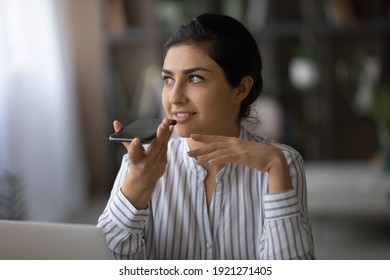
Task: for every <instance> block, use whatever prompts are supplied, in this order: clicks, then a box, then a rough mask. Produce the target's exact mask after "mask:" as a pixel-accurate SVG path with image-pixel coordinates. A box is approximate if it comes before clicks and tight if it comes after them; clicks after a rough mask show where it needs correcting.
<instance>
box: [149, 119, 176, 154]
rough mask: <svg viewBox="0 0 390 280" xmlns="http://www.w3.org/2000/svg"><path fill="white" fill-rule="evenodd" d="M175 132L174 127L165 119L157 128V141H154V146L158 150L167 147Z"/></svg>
mask: <svg viewBox="0 0 390 280" xmlns="http://www.w3.org/2000/svg"><path fill="white" fill-rule="evenodd" d="M172 132H173V128H172V126H170V122H169V120H168V119H163V120H162V122H161V124H160V125H159V126H158V128H157V134H156V139H155V141H153V145H154V146H155V147H157V148H162V147H165V146H166V145H167V143H168V141H169V138H170V137H171V135H172Z"/></svg>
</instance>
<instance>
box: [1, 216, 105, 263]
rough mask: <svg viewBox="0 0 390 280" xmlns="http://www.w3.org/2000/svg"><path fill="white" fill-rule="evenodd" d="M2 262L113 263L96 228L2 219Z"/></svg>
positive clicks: (100, 233)
mask: <svg viewBox="0 0 390 280" xmlns="http://www.w3.org/2000/svg"><path fill="white" fill-rule="evenodd" d="M0 259H1V260H110V259H113V255H112V253H111V252H110V251H109V249H108V247H107V245H106V242H105V239H104V236H103V233H102V232H101V231H100V229H99V228H97V227H96V226H95V225H85V224H66V223H48V222H32V221H10V220H0Z"/></svg>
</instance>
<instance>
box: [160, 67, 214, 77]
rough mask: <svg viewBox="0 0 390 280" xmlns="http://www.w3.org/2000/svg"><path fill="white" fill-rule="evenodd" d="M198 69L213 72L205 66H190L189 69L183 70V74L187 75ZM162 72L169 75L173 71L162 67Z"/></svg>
mask: <svg viewBox="0 0 390 280" xmlns="http://www.w3.org/2000/svg"><path fill="white" fill-rule="evenodd" d="M196 71H207V72H211V70H209V69H207V68H203V67H193V68H188V69H184V70H182V71H181V73H182V74H185V75H188V74H191V73H194V72H196ZM161 72H163V73H165V74H168V75H172V74H173V72H172V71H170V70H167V69H162V70H161Z"/></svg>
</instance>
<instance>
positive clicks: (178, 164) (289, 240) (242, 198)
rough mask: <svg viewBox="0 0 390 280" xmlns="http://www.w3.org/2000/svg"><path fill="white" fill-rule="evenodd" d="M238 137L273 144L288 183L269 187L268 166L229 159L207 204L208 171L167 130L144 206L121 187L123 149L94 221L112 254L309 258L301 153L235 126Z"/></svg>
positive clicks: (311, 254) (127, 256) (184, 143)
mask: <svg viewBox="0 0 390 280" xmlns="http://www.w3.org/2000/svg"><path fill="white" fill-rule="evenodd" d="M240 138H242V139H246V140H250V141H256V142H260V143H267V144H271V145H275V146H277V147H278V148H280V149H281V150H282V151H283V153H284V155H285V156H286V159H287V162H288V164H289V168H290V174H291V178H292V183H293V188H292V189H290V190H288V191H285V192H282V193H276V194H268V193H267V189H268V174H267V173H263V172H259V171H257V170H254V169H251V168H248V167H245V166H241V165H237V164H235V163H231V164H227V165H225V167H224V168H223V169H222V170H221V171H220V172H219V173H218V174H217V176H216V187H215V192H214V194H213V197H212V201H211V204H210V207H209V209H207V204H206V194H205V188H204V179H205V177H206V171H205V170H204V169H203V168H202V167H201V166H198V165H197V164H196V162H195V159H193V158H191V157H189V156H188V155H187V152H188V151H189V147H188V144H187V141H186V139H184V138H172V139H171V140H170V141H169V146H168V164H167V167H166V170H165V173H164V175H163V176H162V177H161V178H160V179H159V181H158V183H157V186H156V189H155V191H154V193H153V195H152V198H151V200H150V202H149V206H148V208H147V209H145V210H137V209H135V208H134V207H133V205H132V204H131V203H130V202H129V201H128V200H127V199H126V197H125V196H124V195H123V193H122V192H121V190H120V188H121V186H122V184H123V182H124V180H125V177H126V176H127V174H128V173H129V170H130V163H129V159H128V157H127V155H125V156H124V157H123V161H122V165H121V168H120V170H119V173H118V175H117V178H116V180H115V182H114V186H113V189H112V191H111V196H110V198H109V200H108V203H107V206H106V208H105V209H104V212H103V213H102V214H101V216H100V217H99V221H98V227H99V228H100V229H101V230H102V232H103V233H104V235H105V238H106V241H107V244H108V247H109V248H110V250H112V251H113V254H114V257H115V258H116V259H138V258H140V256H141V258H146V259H241V260H244V259H312V258H314V248H313V238H312V233H311V226H310V223H309V221H308V214H307V197H306V179H305V174H304V170H303V160H302V157H301V156H300V154H299V153H298V152H297V151H295V150H294V149H292V148H291V147H288V146H286V145H282V144H279V143H277V142H274V141H271V140H269V139H268V138H263V137H259V136H257V135H253V134H251V133H249V132H248V131H247V130H245V129H244V128H243V127H242V128H241V132H240Z"/></svg>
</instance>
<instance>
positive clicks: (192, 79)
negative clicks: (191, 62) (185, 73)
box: [189, 75, 204, 84]
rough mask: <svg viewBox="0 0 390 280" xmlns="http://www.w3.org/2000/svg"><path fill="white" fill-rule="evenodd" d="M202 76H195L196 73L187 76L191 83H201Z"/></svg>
mask: <svg viewBox="0 0 390 280" xmlns="http://www.w3.org/2000/svg"><path fill="white" fill-rule="evenodd" d="M203 80H204V79H203V78H202V77H200V76H197V75H191V76H190V77H189V81H190V82H191V83H193V84H198V83H201V82H203Z"/></svg>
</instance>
